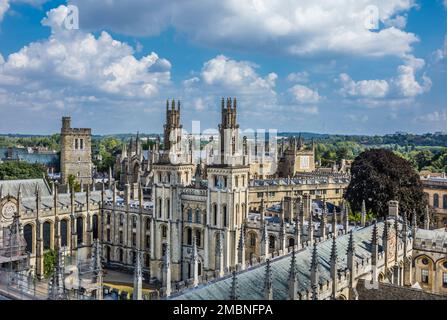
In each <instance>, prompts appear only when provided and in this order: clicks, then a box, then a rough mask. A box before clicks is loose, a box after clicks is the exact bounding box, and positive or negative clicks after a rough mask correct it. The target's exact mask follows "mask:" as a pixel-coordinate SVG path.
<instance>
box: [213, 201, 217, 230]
mask: <svg viewBox="0 0 447 320" xmlns="http://www.w3.org/2000/svg"><path fill="white" fill-rule="evenodd" d="M213 220H214V221H213V223H214V225H215V226H217V204H213Z"/></svg>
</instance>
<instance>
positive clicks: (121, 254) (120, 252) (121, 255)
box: [119, 249, 124, 262]
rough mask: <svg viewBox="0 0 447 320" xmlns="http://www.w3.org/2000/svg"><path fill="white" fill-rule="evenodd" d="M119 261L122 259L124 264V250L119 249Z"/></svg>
mask: <svg viewBox="0 0 447 320" xmlns="http://www.w3.org/2000/svg"><path fill="white" fill-rule="evenodd" d="M119 256H120V257H119V259H120V262H123V261H124V252H123V249H119Z"/></svg>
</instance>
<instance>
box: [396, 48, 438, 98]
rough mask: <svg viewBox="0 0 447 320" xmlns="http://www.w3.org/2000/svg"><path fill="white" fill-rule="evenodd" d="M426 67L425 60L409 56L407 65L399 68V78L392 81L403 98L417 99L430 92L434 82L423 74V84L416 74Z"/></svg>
mask: <svg viewBox="0 0 447 320" xmlns="http://www.w3.org/2000/svg"><path fill="white" fill-rule="evenodd" d="M424 65H425V61H424V60H423V59H418V58H414V57H413V56H409V57H407V58H406V63H405V64H404V65H401V66H399V67H398V68H397V77H396V78H394V79H392V80H391V81H392V82H393V84H394V85H395V86H396V88H397V90H398V92H399V93H400V94H401V95H402V96H403V97H415V96H417V95H420V94H422V93H425V92H428V91H430V89H431V85H432V82H431V80H430V78H429V77H427V76H426V75H425V74H423V75H422V82H421V83H419V82H418V81H417V80H416V72H417V71H419V70H421V69H422V68H423V67H424Z"/></svg>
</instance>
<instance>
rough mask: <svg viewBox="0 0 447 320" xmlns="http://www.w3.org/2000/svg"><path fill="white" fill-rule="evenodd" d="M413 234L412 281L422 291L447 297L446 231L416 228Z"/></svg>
mask: <svg viewBox="0 0 447 320" xmlns="http://www.w3.org/2000/svg"><path fill="white" fill-rule="evenodd" d="M414 232H415V241H414V244H413V264H414V280H415V281H416V282H417V283H418V284H419V286H420V287H421V288H422V289H423V290H424V291H427V292H431V293H435V294H442V295H447V231H446V230H444V229H440V230H427V229H422V228H418V229H417V230H415V231H414Z"/></svg>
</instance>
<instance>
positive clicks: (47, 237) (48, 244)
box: [43, 221, 51, 250]
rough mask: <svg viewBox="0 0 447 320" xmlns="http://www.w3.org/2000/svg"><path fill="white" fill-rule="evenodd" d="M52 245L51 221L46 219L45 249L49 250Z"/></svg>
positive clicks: (44, 229)
mask: <svg viewBox="0 0 447 320" xmlns="http://www.w3.org/2000/svg"><path fill="white" fill-rule="evenodd" d="M50 247H51V223H50V222H48V221H45V222H44V223H43V249H44V250H48V249H50Z"/></svg>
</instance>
